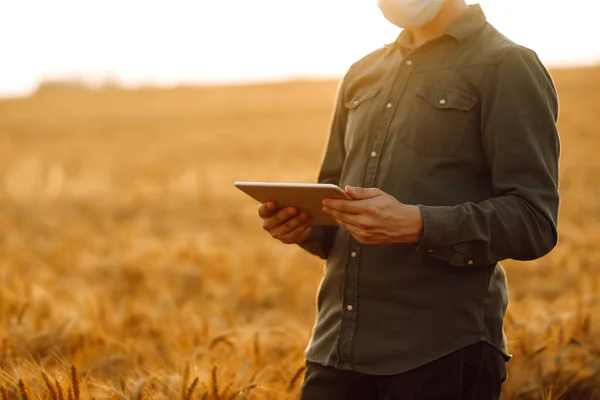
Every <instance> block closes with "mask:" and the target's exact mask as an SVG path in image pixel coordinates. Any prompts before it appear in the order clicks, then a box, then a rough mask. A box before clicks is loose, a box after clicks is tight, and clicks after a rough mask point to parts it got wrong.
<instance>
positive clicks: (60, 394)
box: [54, 379, 65, 400]
mask: <svg viewBox="0 0 600 400" xmlns="http://www.w3.org/2000/svg"><path fill="white" fill-rule="evenodd" d="M54 382H55V383H56V397H57V398H58V400H65V396H64V395H63V390H62V386H60V382H59V381H58V379H55V380H54Z"/></svg>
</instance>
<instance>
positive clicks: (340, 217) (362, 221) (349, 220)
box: [323, 207, 372, 229]
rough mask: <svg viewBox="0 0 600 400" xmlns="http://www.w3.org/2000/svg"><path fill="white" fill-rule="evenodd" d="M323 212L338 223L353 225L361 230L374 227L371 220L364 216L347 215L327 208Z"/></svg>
mask: <svg viewBox="0 0 600 400" xmlns="http://www.w3.org/2000/svg"><path fill="white" fill-rule="evenodd" d="M323 211H325V212H326V213H327V214H329V215H330V216H331V217H332V218H333V219H335V220H336V221H338V223H344V224H346V225H352V226H355V227H357V228H361V229H368V228H370V227H371V225H372V222H371V219H370V218H369V217H368V216H366V215H364V214H346V213H342V212H339V211H337V210H332V209H329V208H327V207H325V208H324V209H323Z"/></svg>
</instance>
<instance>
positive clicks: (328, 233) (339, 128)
mask: <svg viewBox="0 0 600 400" xmlns="http://www.w3.org/2000/svg"><path fill="white" fill-rule="evenodd" d="M347 79H348V78H347V75H346V77H345V78H344V80H343V81H342V83H341V84H340V86H339V88H338V94H337V96H336V97H337V98H336V102H335V110H334V112H333V118H332V122H331V131H330V135H329V141H328V144H327V148H326V150H325V154H324V156H323V159H322V162H321V169H320V171H319V177H318V182H319V183H331V184H334V185H339V183H340V177H341V175H342V168H343V166H344V161H345V159H346V150H345V147H344V135H345V131H346V121H347V113H348V110H347V109H346V107H345V106H344V104H345V101H344V93H345V90H344V88H345V81H346V80H347ZM338 229H339V227H338V226H313V227H312V231H311V234H310V236H309V237H308V239H306V240H305V241H304V242H303V243H301V244H300V247H302V248H303V249H305V250H306V251H308V252H309V253H311V254H314V255H316V256H318V257H320V258H322V259H327V257H328V256H329V253H330V251H331V248H332V247H333V240H334V238H335V235H336V233H337V230H338Z"/></svg>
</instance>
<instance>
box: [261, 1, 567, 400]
mask: <svg viewBox="0 0 600 400" xmlns="http://www.w3.org/2000/svg"><path fill="white" fill-rule="evenodd" d="M379 6H380V8H381V10H382V12H383V14H384V16H385V17H386V18H387V19H388V20H389V21H391V22H393V23H394V24H396V25H398V26H399V27H401V28H404V30H403V32H402V33H401V35H400V36H399V37H398V39H397V40H396V41H395V42H394V43H393V44H391V45H388V46H385V47H384V48H382V49H379V50H377V51H375V52H373V53H371V54H369V55H368V56H366V57H365V58H363V59H362V60H360V61H358V62H357V63H355V64H354V65H352V67H351V68H350V69H349V71H348V73H347V75H346V76H345V78H344V80H343V82H342V84H341V87H340V92H339V95H338V100H337V106H336V109H335V114H334V117H333V122H332V130H331V135H330V139H329V144H328V147H327V150H326V152H325V156H324V159H323V163H322V167H321V171H320V174H319V182H322V183H334V184H338V185H340V186H342V187H345V188H346V191H347V193H348V194H349V195H350V196H351V197H352V198H353V200H332V199H328V200H325V201H324V204H323V206H324V210H325V211H326V212H328V213H329V214H330V215H331V216H332V217H333V218H334V219H335V220H336V221H337V222H338V224H339V226H336V227H322V226H312V225H311V220H310V216H307V215H305V214H304V213H302V214H300V215H297V214H298V212H297V211H296V210H294V209H285V210H275V207H274V205H273V204H272V203H264V204H262V205H261V206H260V207H259V214H260V216H261V217H262V218H263V227H264V229H266V230H267V231H269V232H270V233H271V235H272V236H273V237H275V238H277V239H279V240H281V241H282V242H284V243H296V244H300V245H301V246H302V247H303V248H305V249H306V250H308V251H310V252H311V253H313V254H315V255H318V256H320V257H321V258H323V259H326V260H327V264H326V270H325V275H324V278H323V280H322V283H321V286H320V288H319V294H318V298H317V306H318V317H317V322H316V325H315V328H314V332H313V337H312V340H311V342H310V344H309V345H308V348H307V351H306V357H307V370H306V374H305V380H304V384H303V387H302V395H301V396H302V399H305V400H319V399H327V400H334V399H340V400H342V399H344V400H345V399H357V400H365V399H366V400H369V399H416V400H427V399H444V400H452V399H475V400H488V399H499V398H500V391H501V386H502V383H503V382H504V380H505V379H506V369H505V362H507V361H508V360H509V359H510V355H509V353H508V349H507V343H506V338H505V336H504V333H503V325H502V324H503V318H504V315H505V312H506V307H507V302H508V293H507V285H506V276H505V274H504V270H503V268H502V267H501V266H500V264H498V262H499V261H502V260H504V259H517V260H533V259H537V258H539V257H542V256H543V255H545V254H547V253H548V252H549V251H550V250H551V249H552V248H553V247H554V246H555V245H556V243H557V214H558V208H559V196H558V159H559V137H558V133H557V129H556V121H557V114H558V101H557V95H556V92H555V89H554V86H553V82H552V80H551V77H550V76H549V74H548V72H547V70H546V69H545V68H544V67H543V66H542V64H541V63H540V61H539V60H538V58H537V56H536V54H535V53H534V52H533V51H531V50H529V49H527V48H524V47H521V46H519V45H516V44H515V43H513V42H511V41H510V40H509V39H507V38H505V37H504V36H502V35H501V34H500V33H499V32H498V31H496V30H495V29H494V28H493V27H492V26H491V25H489V24H488V23H487V22H486V18H485V16H484V14H483V11H482V10H481V8H480V7H479V6H478V5H475V6H468V5H467V4H466V3H465V2H464V1H463V0H380V2H379Z"/></svg>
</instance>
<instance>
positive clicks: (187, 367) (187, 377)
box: [181, 361, 190, 399]
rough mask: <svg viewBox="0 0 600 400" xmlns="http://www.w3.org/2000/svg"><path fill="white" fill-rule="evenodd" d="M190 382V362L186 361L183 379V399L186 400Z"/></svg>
mask: <svg viewBox="0 0 600 400" xmlns="http://www.w3.org/2000/svg"><path fill="white" fill-rule="evenodd" d="M189 382H190V362H189V361H186V363H185V369H184V371H183V379H182V381H181V398H182V399H185V396H186V391H187V388H188V383H189Z"/></svg>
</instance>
